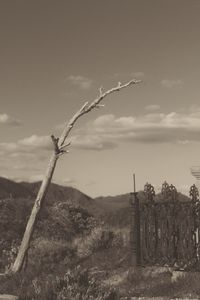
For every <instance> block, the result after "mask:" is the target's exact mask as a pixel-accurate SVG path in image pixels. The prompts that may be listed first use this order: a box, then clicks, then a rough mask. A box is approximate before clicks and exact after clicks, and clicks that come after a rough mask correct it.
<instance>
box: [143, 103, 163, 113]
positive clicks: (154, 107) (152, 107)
mask: <svg viewBox="0 0 200 300" xmlns="http://www.w3.org/2000/svg"><path fill="white" fill-rule="evenodd" d="M159 109H160V105H158V104H150V105H147V106H145V110H147V111H150V112H152V111H156V110H159Z"/></svg>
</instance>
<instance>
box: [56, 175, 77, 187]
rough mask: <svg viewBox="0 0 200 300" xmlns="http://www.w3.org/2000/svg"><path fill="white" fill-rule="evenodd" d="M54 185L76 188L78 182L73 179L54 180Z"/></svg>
mask: <svg viewBox="0 0 200 300" xmlns="http://www.w3.org/2000/svg"><path fill="white" fill-rule="evenodd" d="M52 182H53V183H56V184H59V185H65V186H75V185H76V180H75V179H73V178H68V177H66V178H62V179H61V178H55V179H53V180H52Z"/></svg>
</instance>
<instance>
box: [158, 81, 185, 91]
mask: <svg viewBox="0 0 200 300" xmlns="http://www.w3.org/2000/svg"><path fill="white" fill-rule="evenodd" d="M161 85H162V86H163V87H165V88H168V89H172V88H174V87H182V86H183V81H182V80H181V79H176V80H171V79H163V80H162V81H161Z"/></svg>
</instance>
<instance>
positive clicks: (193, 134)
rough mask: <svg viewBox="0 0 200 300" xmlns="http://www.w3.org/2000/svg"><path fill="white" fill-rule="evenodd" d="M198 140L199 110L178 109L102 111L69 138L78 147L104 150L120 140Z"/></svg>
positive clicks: (140, 141) (199, 132)
mask: <svg viewBox="0 0 200 300" xmlns="http://www.w3.org/2000/svg"><path fill="white" fill-rule="evenodd" d="M194 141H195V142H200V111H196V112H188V113H180V112H170V113H158V112H153V113H146V114H143V115H140V116H129V117H120V118H116V117H115V116H114V115H112V114H110V115H103V116H100V117H98V118H97V119H96V120H94V121H93V122H90V123H88V124H87V126H86V127H85V128H84V129H81V130H80V131H79V132H78V135H76V136H75V137H74V138H73V139H72V146H74V147H78V148H81V149H91V150H105V149H113V148H116V147H117V146H118V145H119V144H120V143H121V142H132V143H151V144H152V143H179V144H183V145H184V144H188V143H189V142H194Z"/></svg>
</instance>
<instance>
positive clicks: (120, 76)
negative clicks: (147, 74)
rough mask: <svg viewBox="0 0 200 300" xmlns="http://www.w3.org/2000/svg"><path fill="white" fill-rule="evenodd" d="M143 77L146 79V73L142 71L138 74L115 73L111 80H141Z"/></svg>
mask: <svg viewBox="0 0 200 300" xmlns="http://www.w3.org/2000/svg"><path fill="white" fill-rule="evenodd" d="M142 77H144V73H143V72H141V71H138V72H130V73H125V72H118V73H114V74H113V75H111V78H116V79H118V80H119V79H120V78H121V79H123V78H129V79H132V78H135V79H141V78H142Z"/></svg>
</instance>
